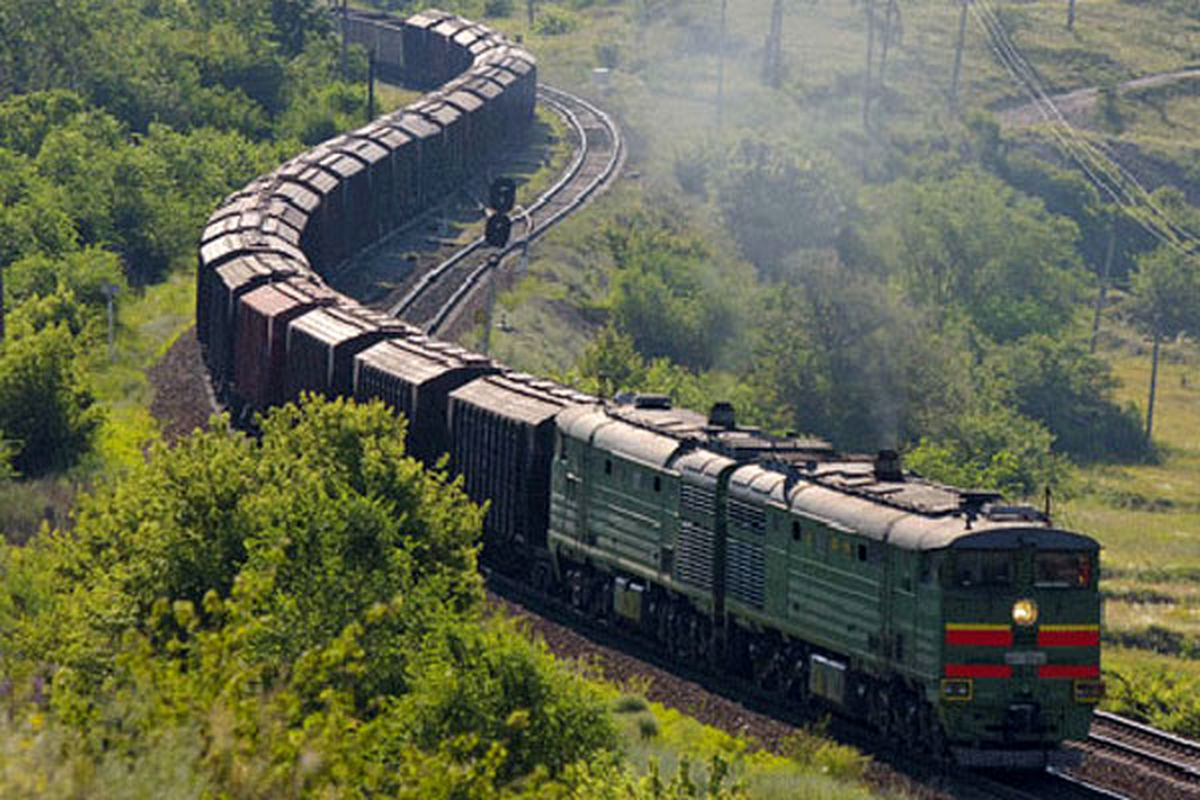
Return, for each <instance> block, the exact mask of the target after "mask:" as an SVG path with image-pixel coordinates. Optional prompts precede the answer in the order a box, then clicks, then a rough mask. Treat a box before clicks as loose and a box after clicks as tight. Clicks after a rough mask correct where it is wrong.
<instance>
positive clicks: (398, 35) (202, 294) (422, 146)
mask: <svg viewBox="0 0 1200 800" xmlns="http://www.w3.org/2000/svg"><path fill="white" fill-rule="evenodd" d="M343 24H344V25H345V30H346V33H347V37H348V38H349V39H350V40H351V41H354V42H355V43H358V44H362V45H364V46H366V47H368V48H370V49H371V50H372V52H373V53H374V54H375V57H376V60H377V63H379V64H380V65H382V66H383V67H384V68H386V69H388V70H391V71H392V73H393V74H397V75H400V74H404V75H412V76H414V77H415V78H416V79H417V80H420V81H425V82H431V83H437V84H442V85H443V86H442V89H441V91H440V92H439V93H436V94H432V95H428V96H426V97H425V98H423V99H422V100H420V101H418V102H417V103H414V104H413V105H412V106H410V107H409V108H406V109H402V110H400V111H397V112H394V113H391V114H387V115H384V116H383V117H381V118H379V119H377V120H375V121H374V122H372V123H370V124H368V125H366V126H364V127H362V128H359V129H358V130H355V131H352V132H350V133H348V134H344V135H340V136H336V137H334V138H333V139H330V140H329V141H326V142H323V143H322V144H320V145H318V146H317V147H314V148H313V149H311V150H309V151H308V152H306V153H303V154H301V155H299V156H297V157H296V158H293V159H291V160H290V161H288V162H287V163H285V164H283V165H282V166H281V167H280V168H279V169H277V170H275V171H274V172H273V173H271V174H269V175H265V176H262V177H260V178H258V179H256V180H255V181H253V182H252V183H251V184H250V185H248V186H247V187H246V188H245V189H243V190H241V191H239V192H236V193H234V194H233V195H231V196H230V197H228V198H227V199H226V200H225V202H224V203H222V204H221V206H220V207H219V208H218V209H217V211H216V212H214V213H213V215H212V216H211V217H210V219H209V223H208V225H207V226H206V228H205V230H204V232H203V234H202V236H201V246H200V252H199V270H198V277H197V286H196V323H197V324H196V335H197V338H198V339H199V341H200V344H201V347H202V349H203V352H204V358H205V362H206V364H207V366H208V368H209V371H210V374H211V376H212V379H213V383H214V388H215V390H216V393H217V396H218V397H219V398H220V399H221V400H222V401H223V402H225V403H227V404H228V405H230V406H231V407H232V408H233V410H234V411H235V412H241V411H242V410H243V409H246V410H252V409H254V408H261V407H264V406H263V404H264V403H270V402H276V401H277V400H278V398H280V397H283V396H293V395H294V392H295V391H298V390H299V389H301V388H311V389H318V390H322V391H329V392H343V391H345V392H348V391H349V386H350V382H351V381H350V370H351V364H352V359H353V358H354V356H355V355H356V354H357V353H358V352H359V351H360V350H361V349H363V348H365V347H369V346H371V345H373V344H375V343H376V342H377V341H378V340H379V339H380V338H382V337H385V336H388V335H391V334H394V333H397V331H396V330H395V326H393V325H391V324H390V323H386V322H384V321H381V320H368V321H364V319H365V315H366V312H365V311H364V310H363V309H361V308H357V304H355V303H354V302H353V301H351V300H348V299H346V298H340V297H337V298H334V299H330V298H329V297H325V296H322V295H321V292H320V291H315V290H314V289H313V286H318V287H319V286H321V285H322V284H321V280H320V276H321V275H323V274H325V273H327V272H328V271H329V269H331V268H333V267H335V266H336V265H337V264H338V263H340V262H341V261H343V260H344V259H346V258H347V257H348V256H350V255H351V254H352V253H354V252H356V251H357V250H359V249H361V248H363V247H364V246H367V245H369V244H371V243H373V242H375V241H378V240H379V239H380V238H381V237H383V236H384V235H386V234H387V233H388V232H389V231H391V230H393V229H394V228H396V227H397V226H400V225H403V224H405V223H406V222H408V221H410V220H412V219H413V218H414V217H415V216H416V215H417V214H419V213H421V212H422V211H424V210H425V209H426V208H428V207H429V205H430V204H432V203H433V202H435V201H436V200H437V199H439V198H441V197H442V196H444V194H445V193H446V192H447V191H449V190H451V189H452V188H453V187H454V186H455V185H456V184H457V182H458V181H459V180H460V179H461V177H462V175H464V174H465V173H466V171H467V170H469V169H471V168H472V167H473V166H474V165H475V164H476V163H477V162H478V161H479V160H480V159H481V158H483V157H484V156H486V155H487V154H488V153H490V152H493V151H494V150H495V149H496V148H498V147H500V146H501V145H502V144H503V143H505V142H506V141H508V140H509V139H511V138H512V137H513V136H516V135H520V134H521V133H522V132H523V131H525V130H526V129H527V128H528V126H529V124H530V122H531V120H532V117H533V108H534V99H535V97H536V92H537V66H536V62H535V61H534V59H533V58H532V57H531V56H530V55H529V53H527V52H526V51H525V50H523V49H521V48H520V47H516V46H514V45H512V44H511V43H509V42H507V41H506V40H504V39H503V38H502V37H500V36H498V35H496V34H494V33H493V32H491V31H489V30H487V29H486V28H483V27H481V26H478V25H474V24H473V23H470V22H467V21H466V20H461V19H459V18H457V17H454V16H452V15H449V14H445V13H443V12H438V11H427V12H424V13H423V14H421V15H418V16H417V17H414V18H412V19H410V20H407V21H401V20H398V19H396V18H393V17H390V16H388V15H380V14H371V13H366V12H353V13H351V14H348V15H346V17H345V18H344V19H343ZM463 70H465V72H463V74H461V75H457V73H459V72H462V71H463ZM280 282H292V283H291V284H290V285H291V287H292V288H291V289H281V290H279V291H277V292H275V293H270V292H259V290H260V289H262V288H263V287H264V286H266V285H273V284H276V283H280ZM305 283H307V284H308V285H307V287H303V288H297V287H301V286H302V284H305ZM268 295H269V296H268ZM285 295H286V296H285ZM247 297H251V298H252V299H251V300H250V301H247V300H245V298H247ZM330 305H336V306H338V308H336V309H331V308H328V306H330ZM317 306H320V308H318V307H317ZM352 327H358V328H360V329H361V330H360V331H359V333H358V334H355V333H353V332H352V331H351V330H349V328H352ZM370 328H380V329H381V330H380V331H379V332H377V333H372V331H371V330H369V329H370ZM251 331H254V332H255V333H251ZM242 333H247V334H249V335H257V336H267V337H269V340H266V339H264V340H262V341H255V342H242V341H239V340H237V339H238V337H239V336H241V335H242ZM408 333H412V332H411V331H409V332H408ZM342 336H344V337H345V338H344V340H342V339H338V340H337V341H333V339H335V338H337V337H342ZM252 354H259V355H262V356H264V357H266V358H267V359H268V360H269V361H270V363H273V364H274V365H275V367H274V368H272V369H273V370H274V371H271V369H268V368H267V367H266V366H265V363H264V366H263V367H262V369H263V373H262V374H255V372H254V369H253V368H252V367H250V363H251V362H250V360H249V359H251V358H252V357H253V355H252ZM321 358H326V362H327V363H326V362H323V363H325V366H326V367H327V368H326V369H325V370H324V372H325V374H324V376H323V377H322V376H321V375H320V374H319V373H320V372H321V368H320V365H318V364H317V361H319V360H320V359H321ZM301 362H303V363H305V364H307V368H305V369H302V368H301V367H300V366H299V364H300V363H301ZM285 365H290V366H291V368H290V369H284V366H285Z"/></svg>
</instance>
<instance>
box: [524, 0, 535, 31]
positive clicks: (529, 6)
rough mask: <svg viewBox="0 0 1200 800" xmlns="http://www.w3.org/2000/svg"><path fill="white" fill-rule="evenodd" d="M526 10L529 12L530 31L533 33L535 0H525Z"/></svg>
mask: <svg viewBox="0 0 1200 800" xmlns="http://www.w3.org/2000/svg"><path fill="white" fill-rule="evenodd" d="M525 12H526V13H527V14H529V32H530V33H533V0H525Z"/></svg>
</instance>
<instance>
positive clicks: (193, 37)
mask: <svg viewBox="0 0 1200 800" xmlns="http://www.w3.org/2000/svg"><path fill="white" fill-rule="evenodd" d="M357 61H361V59H357V60H356V61H355V63H353V64H352V65H351V66H352V67H353V68H355V69H359V71H361V66H362V65H361V64H358V63H357ZM338 69H339V63H338V49H337V46H336V42H335V41H334V39H333V37H332V31H331V29H330V24H329V21H328V19H327V15H326V13H325V10H324V6H323V4H320V3H316V2H309V1H307V0H306V1H304V2H301V1H300V0H253V1H252V2H244V1H243V2H204V3H174V2H162V3H159V2H140V1H139V2H133V1H132V0H121V1H120V2H109V3H103V4H95V3H87V2H82V0H56V2H52V3H45V2H40V0H39V2H36V3H35V2H11V3H5V4H3V6H2V7H0V199H2V200H3V206H2V208H0V281H2V282H0V287H2V289H3V291H2V302H3V304H4V311H5V318H6V319H5V321H6V325H5V328H6V330H5V334H6V335H5V336H4V342H3V344H0V476H3V475H10V476H11V475H12V474H13V473H16V474H19V475H22V476H27V477H35V476H38V475H41V474H45V473H47V472H51V471H56V470H61V469H63V468H66V467H69V466H71V465H72V464H74V463H76V462H77V461H78V459H79V458H80V457H81V455H82V454H83V453H85V452H86V451H87V449H88V447H89V443H90V442H91V440H92V437H93V434H94V432H95V430H96V428H97V425H98V423H99V420H100V415H101V412H100V410H99V409H98V408H97V406H96V404H95V403H94V402H93V398H92V396H91V393H90V392H89V390H88V388H87V387H88V373H89V372H90V371H91V370H92V369H93V368H94V367H95V366H96V365H97V364H98V363H99V362H98V359H100V358H102V357H103V354H104V352H105V348H104V347H103V344H102V343H103V336H104V332H105V320H104V318H105V314H106V308H105V305H106V302H107V295H106V292H109V293H112V292H114V291H115V292H116V293H117V297H118V301H117V302H118V306H119V304H120V302H121V300H122V299H123V298H126V297H128V296H129V295H130V293H131V292H137V291H139V290H140V289H141V287H144V286H146V285H148V284H152V283H154V282H157V281H159V280H161V279H163V278H164V277H165V276H166V275H167V274H168V273H169V272H170V271H171V270H172V269H177V268H178V269H190V268H191V267H192V264H193V260H194V252H195V245H196V239H197V236H198V232H199V231H200V230H201V229H202V228H203V224H204V220H205V219H206V218H207V216H208V214H209V213H210V212H211V210H212V208H213V207H214V206H215V204H216V203H217V202H219V200H220V198H221V197H223V196H224V195H226V194H228V193H229V192H231V191H233V190H235V189H236V188H238V187H240V186H243V185H244V184H245V183H246V182H247V181H248V180H249V179H250V178H252V177H253V176H254V175H256V174H260V173H262V172H265V171H268V170H270V169H272V168H274V167H275V166H276V165H277V164H278V163H279V162H281V161H282V160H284V159H285V158H286V157H288V156H290V155H292V154H294V153H296V152H299V151H300V150H301V149H303V147H305V146H306V145H309V144H313V143H315V142H316V141H319V140H320V139H323V138H325V137H327V136H329V135H332V134H333V133H335V132H337V131H340V130H343V129H345V128H348V127H351V126H352V124H353V123H355V122H357V121H359V120H361V119H362V116H361V115H362V113H363V110H364V107H365V98H364V97H363V96H362V95H363V93H362V92H360V91H357V90H355V89H354V88H353V87H351V86H350V85H348V84H342V83H339V82H338V81H337V80H336V78H337V77H338Z"/></svg>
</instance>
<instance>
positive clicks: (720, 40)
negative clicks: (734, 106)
mask: <svg viewBox="0 0 1200 800" xmlns="http://www.w3.org/2000/svg"><path fill="white" fill-rule="evenodd" d="M727 3H728V0H721V32H720V34H719V35H718V36H717V130H720V129H721V121H722V119H723V117H724V116H725V7H726V5H727Z"/></svg>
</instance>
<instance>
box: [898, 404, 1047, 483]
mask: <svg viewBox="0 0 1200 800" xmlns="http://www.w3.org/2000/svg"><path fill="white" fill-rule="evenodd" d="M1053 439H1054V437H1053V436H1052V435H1051V434H1050V432H1049V431H1047V430H1046V429H1045V428H1044V427H1042V426H1041V424H1039V423H1038V422H1035V421H1033V420H1030V419H1026V418H1025V417H1022V416H1021V415H1020V414H1018V413H1016V412H1015V411H1013V410H1011V409H1008V408H1004V407H998V408H993V409H990V410H984V411H973V412H970V413H967V414H965V415H963V416H962V417H961V418H959V419H957V420H955V421H954V423H953V424H952V428H951V430H950V432H949V433H948V434H947V435H946V436H945V437H944V438H941V439H938V440H931V439H929V438H926V437H922V438H921V440H920V442H919V443H918V444H917V446H916V447H914V448H912V449H911V450H909V451H908V453H907V454H906V455H905V462H906V464H907V466H908V467H909V468H910V469H913V470H915V471H917V472H919V473H921V474H922V475H925V476H926V477H929V478H933V479H935V480H938V481H942V482H944V483H948V484H952V485H954V486H961V487H966V488H978V489H989V490H995V491H999V492H1002V493H1005V494H1009V495H1015V496H1017V497H1028V496H1031V495H1034V494H1036V493H1037V492H1039V491H1040V490H1042V489H1043V488H1045V487H1047V486H1061V485H1062V484H1063V483H1064V481H1065V480H1066V478H1067V474H1068V473H1067V465H1066V464H1065V463H1063V461H1062V460H1061V459H1059V458H1058V457H1056V456H1054V455H1053V454H1052V453H1051V452H1050V445H1051V442H1052V441H1053Z"/></svg>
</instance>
